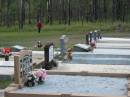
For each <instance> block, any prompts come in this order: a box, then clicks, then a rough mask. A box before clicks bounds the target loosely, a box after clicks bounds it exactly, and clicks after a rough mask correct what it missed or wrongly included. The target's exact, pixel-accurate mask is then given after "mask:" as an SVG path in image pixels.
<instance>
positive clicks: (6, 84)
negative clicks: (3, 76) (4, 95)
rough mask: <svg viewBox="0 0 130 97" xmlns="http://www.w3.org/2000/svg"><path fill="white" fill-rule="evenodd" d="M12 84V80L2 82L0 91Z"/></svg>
mask: <svg viewBox="0 0 130 97" xmlns="http://www.w3.org/2000/svg"><path fill="white" fill-rule="evenodd" d="M11 82H12V81H11V80H0V89H5V88H6V87H7V86H9V84H11Z"/></svg>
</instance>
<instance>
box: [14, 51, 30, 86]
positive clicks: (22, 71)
mask: <svg viewBox="0 0 130 97" xmlns="http://www.w3.org/2000/svg"><path fill="white" fill-rule="evenodd" d="M31 71H32V51H30V50H22V51H20V52H19V53H18V54H17V55H15V56H14V78H15V84H19V85H20V84H23V83H24V82H25V81H26V78H27V75H28V74H29V73H30V72H31Z"/></svg>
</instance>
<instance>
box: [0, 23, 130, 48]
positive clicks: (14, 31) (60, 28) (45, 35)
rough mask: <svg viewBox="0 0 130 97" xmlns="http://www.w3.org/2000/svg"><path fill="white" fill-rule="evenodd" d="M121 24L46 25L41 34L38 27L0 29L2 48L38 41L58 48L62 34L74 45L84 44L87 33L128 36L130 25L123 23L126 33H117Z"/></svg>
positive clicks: (31, 43) (30, 44)
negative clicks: (99, 30) (48, 42)
mask: <svg viewBox="0 0 130 97" xmlns="http://www.w3.org/2000/svg"><path fill="white" fill-rule="evenodd" d="M119 23H120V22H114V23H111V22H94V23H92V22H88V23H84V24H83V25H82V24H81V22H76V23H74V22H73V23H72V24H71V25H70V26H68V25H63V24H62V25H58V24H55V25H45V27H44V29H42V31H41V33H40V34H39V33H37V28H36V25H35V24H34V25H25V26H24V30H23V31H22V32H19V30H18V26H13V27H10V28H7V27H0V46H12V45H15V44H19V45H24V46H27V47H33V46H34V44H35V43H36V42H37V41H39V40H40V41H42V42H43V44H45V43H46V42H47V41H53V42H54V43H55V44H56V46H58V45H59V38H60V36H61V35H62V34H66V35H68V37H69V38H70V41H71V43H68V44H69V45H73V44H74V43H76V42H78V41H79V42H84V39H85V36H84V35H85V33H86V32H89V31H92V30H95V29H101V30H102V32H103V34H104V35H108V36H110V35H114V36H116V35H117V36H128V35H129V31H130V23H122V26H123V28H124V32H122V33H117V32H116V26H117V25H118V24H119Z"/></svg>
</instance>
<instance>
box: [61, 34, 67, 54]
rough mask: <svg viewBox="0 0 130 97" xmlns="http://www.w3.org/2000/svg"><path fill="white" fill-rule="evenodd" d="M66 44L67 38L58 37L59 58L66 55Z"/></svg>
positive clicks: (64, 36)
mask: <svg viewBox="0 0 130 97" xmlns="http://www.w3.org/2000/svg"><path fill="white" fill-rule="evenodd" d="M67 42H68V38H67V36H66V35H62V36H61V37H60V52H61V56H62V57H63V56H64V55H65V53H66V47H65V46H66V43H67Z"/></svg>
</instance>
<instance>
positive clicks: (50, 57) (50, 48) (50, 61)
mask: <svg viewBox="0 0 130 97" xmlns="http://www.w3.org/2000/svg"><path fill="white" fill-rule="evenodd" d="M54 66H57V65H56V62H55V61H54V44H53V43H47V44H46V45H45V47H44V64H43V66H42V68H45V69H47V70H48V69H51V68H52V67H54Z"/></svg>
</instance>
